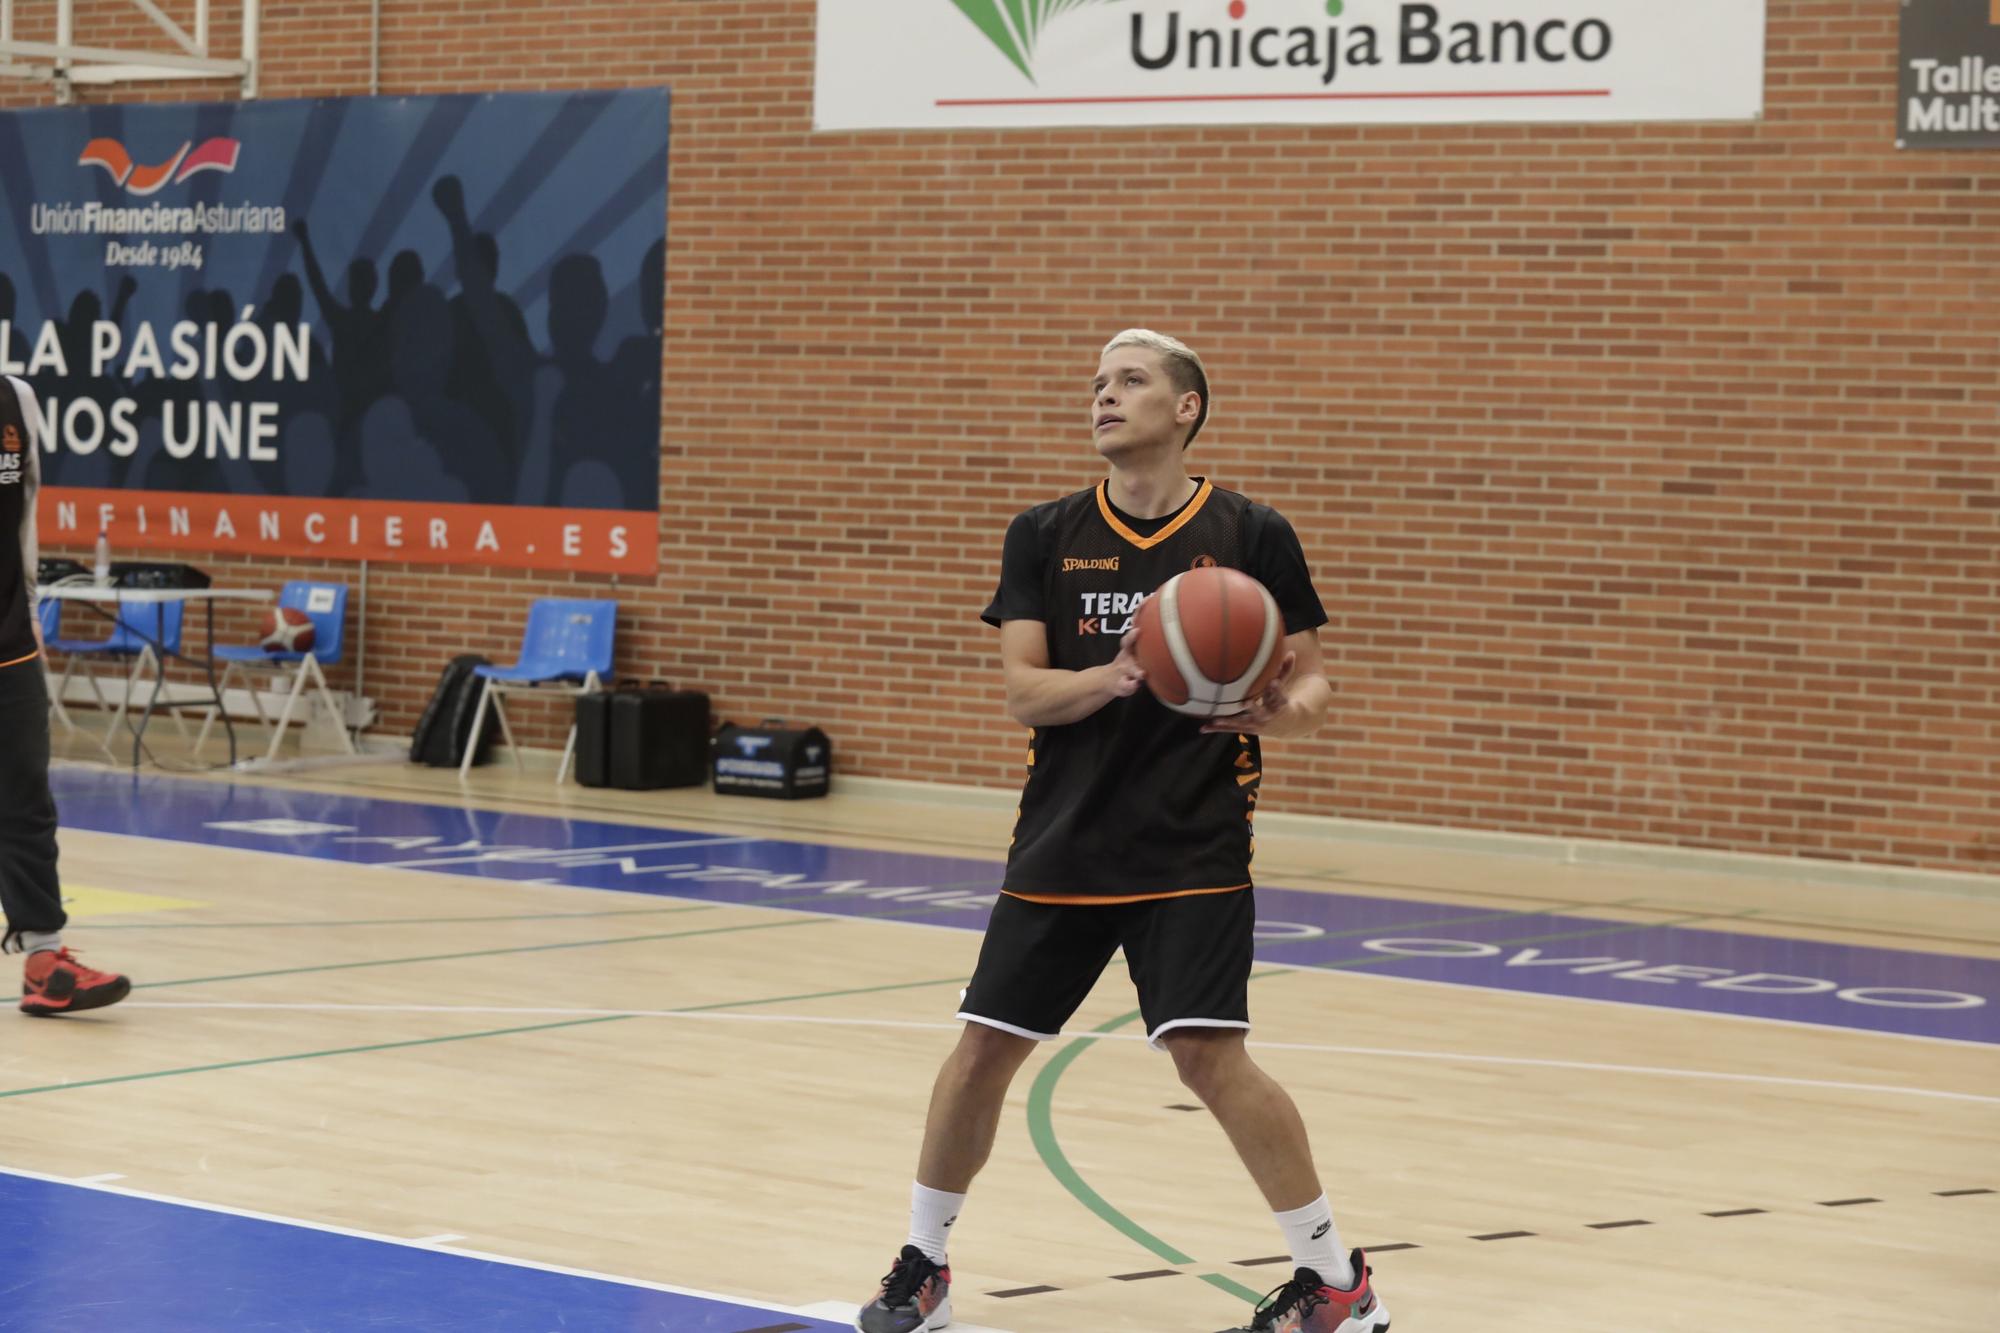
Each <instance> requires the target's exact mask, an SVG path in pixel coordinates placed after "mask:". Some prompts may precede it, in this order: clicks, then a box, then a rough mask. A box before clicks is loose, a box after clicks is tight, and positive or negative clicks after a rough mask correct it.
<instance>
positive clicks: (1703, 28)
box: [813, 0, 1764, 130]
mask: <svg viewBox="0 0 2000 1333" xmlns="http://www.w3.org/2000/svg"><path fill="white" fill-rule="evenodd" d="M1763 107H1764V0H1429V2H1428V3H1407V2H1405V0H819V45H818V77H817V80H816V83H815V86H814V92H813V123H814V125H815V126H816V127H817V128H819V129H822V130H861V129H898V128H906V127H920V128H939V129H950V128H955V127H961V126H1016V125H1020V126H1036V125H1162V124H1173V125H1218V124H1246V123H1258V122H1262V123H1270V122H1302V123H1310V124H1356V123H1367V122H1438V121H1607V120H1608V121H1641V120H1747V119H1752V118H1754V117H1756V116H1759V115H1761V114H1762V113H1763Z"/></svg>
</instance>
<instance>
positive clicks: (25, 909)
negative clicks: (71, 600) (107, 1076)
mask: <svg viewBox="0 0 2000 1333" xmlns="http://www.w3.org/2000/svg"><path fill="white" fill-rule="evenodd" d="M40 421H41V417H40V415H39V414H38V412H37V411H36V408H35V394H34V390H32V389H30V388H29V387H28V386H27V385H26V384H25V383H23V382H22V381H21V380H18V379H15V378H14V377H13V376H11V375H10V376H8V377H7V378H6V383H5V386H4V391H0V736H4V737H5V738H6V739H5V741H4V742H0V908H5V909H6V914H7V930H6V934H5V935H4V936H0V952H9V953H13V952H20V953H25V954H26V955H27V956H28V957H27V965H26V967H25V969H24V971H23V975H22V978H21V1012H22V1013H24V1014H40V1015H50V1014H67V1013H74V1012H76V1011H77V1010H79V1009H99V1008H102V1007H103V1006H105V1005H107V1004H116V1003H118V1001H120V1000H122V999H124V998H125V995H126V993H127V992H128V991H130V990H131V989H132V983H131V982H130V981H128V980H126V979H125V978H124V977H121V976H114V975H113V974H111V973H108V972H99V971H96V970H94V969H92V968H88V967H85V966H84V965H83V964H82V963H79V962H78V961H77V960H76V959H75V958H74V957H72V956H71V954H70V951H69V950H68V949H65V948H63V942H62V929H63V926H64V925H65V924H66V923H67V921H68V916H67V914H66V913H65V912H64V911H63V905H62V887H61V883H60V881H58V879H57V878H56V803H55V798H54V797H53V796H51V795H50V794H49V692H48V682H47V681H46V680H45V679H43V676H42V663H41V655H42V626H41V621H40V619H39V618H38V617H37V616H36V614H35V563H36V554H37V553H36V549H35V491H36V489H37V487H38V486H39V484H40V481H41V460H40V458H39V457H38V456H37V455H38V454H39V452H40V436H39V426H40Z"/></svg>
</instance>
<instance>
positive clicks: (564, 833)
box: [53, 767, 2000, 1044]
mask: <svg viewBox="0 0 2000 1333" xmlns="http://www.w3.org/2000/svg"><path fill="white" fill-rule="evenodd" d="M53 782H54V786H55V791H56V798H57V801H58V802H59V804H60V807H61V812H62V822H63V824H64V825H65V826H66V827H69V828H77V829H93V830H97V831H100V832H106V833H119V834H127V835H132V836H137V837H146V838H155V839H163V840H169V841H177V842H192V843H201V844H206V845H210V846H219V847H238V848H247V849H251V850H255V851H260V852H277V853H282V854H285V855H292V856H303V857H312V858H317V859H320V860H331V861H339V862H346V863H349V864H352V865H355V866H357V867H394V868H397V869H401V870H416V871H423V872H429V873H436V874H445V875H455V876H472V877H477V878H484V879H492V880H504V881H509V882H514V883H523V882H529V883H537V884H556V885H576V886H579V887H590V888H598V889H615V890H619V891H623V892H628V893H641V894H655V895H670V896H673V897H678V898H691V899H698V900H702V901H709V902H727V903H737V904H754V905H757V906H764V907H770V908H774V909H779V910H786V911H803V912H815V913H832V914H837V915H841V916H855V917H874V918H884V919H889V918H893V919H895V920H898V921H904V922H915V923H921V924H929V925H934V926H941V927H949V928H956V929H961V930H978V929H980V928H982V927H983V926H984V924H985V921H986V916H987V913H988V911H989V909H990V908H991V907H992V904H993V902H994V900H995V895H996V894H997V893H998V891H999V886H1000V870H1001V868H1000V866H999V865H998V864H997V863H996V862H993V861H981V860H972V859H962V858H954V857H942V856H923V855H914V854H909V853H899V852H886V851H868V850H856V849H852V848H840V847H828V846H821V845H818V844H814V843H810V842H799V841H789V840H779V839H773V838H762V837H730V836H718V835H713V834H706V833H701V832H695V831H675V830H671V829H661V828H648V827H641V826H635V825H625V824H616V823H608V822H602V821H597V820H584V819H566V818H557V817H553V816H547V815H520V814H499V813H493V812H490V811H481V810H471V809H466V808H463V807H454V806H441V805H426V804H420V803H416V802H408V801H387V800H379V799H374V798H362V797H356V796H342V795H329V794H322V793H311V792H296V791H281V790H274V789H270V788H266V787H260V786H254V785H248V784H223V783H211V782H198V781H190V780H188V779H184V778H174V777H169V776H162V775H152V774H137V775H135V774H123V773H117V772H112V771H108V770H103V769H95V768H77V767H62V768H59V769H58V770H57V771H56V772H55V773H54V775H53ZM131 887H134V888H139V887H143V886H137V885H134V886H131ZM284 891H285V890H284V886H283V885H282V884H278V883H274V884H273V885H272V886H271V892H272V893H273V894H281V893H283V892H284ZM1257 895H1258V898H1257V901H1258V930H1259V936H1260V944H1259V947H1258V958H1259V959H1260V960H1261V961H1262V962H1264V963H1267V964H1281V965H1286V966H1292V967H1301V968H1320V969H1329V970H1334V969H1337V970H1342V971H1360V972H1369V973H1374V974H1379V975H1383V976H1389V977H1398V978H1403V979H1407V980H1417V981H1426V982H1436V983H1445V984H1450V985H1457V986H1469V987H1479V988H1487V989H1495V990H1507V991H1517V992H1524V993H1529V994H1537V995H1549V996H1562V997H1567V998H1571V999H1582V1000H1591V1001H1599V1002H1610V1003H1617V1004H1634V1005H1647V1006H1654V1007H1664V1008H1670V1009H1680V1010H1693V1011H1699V1012H1705V1013H1716V1014H1729V1015H1735V1016H1738V1017H1744V1018H1760V1019H1776V1020H1782V1021H1787V1022H1797V1023H1811V1024H1817V1025H1823V1026H1828V1027H1840V1028H1851V1029H1860V1030H1865V1031H1871V1032H1881V1033H1889V1034H1895V1035H1899V1036H1908V1037H1924V1038H1933V1039H1942V1040H1950V1041H1968V1042H1981V1043H1988V1044H2000V1013H1996V1007H1995V1004H1994V1000H1995V998H1996V996H2000V960H1992V959H1985V958H1974V957H1966V956H1961V955H1954V954H1944V953H1935V952H1919V951H1916V950H1906V949H1880V948H1864V947H1857V946H1849V945H1838V944H1825V943H1819V942H1815V941H1809V940H1796V939H1786V938H1782V937H1777V936H1773V935H1768V934H1752V933H1748V932H1743V931H1732V930H1729V929H1727V927H1726V922H1722V921H1717V920H1716V919H1714V918H1702V919H1699V920H1689V921H1686V922H1684V923H1682V924H1672V923H1668V924H1661V925H1634V924H1632V923H1630V922H1624V921H1607V920H1605V919H1603V918H1602V917H1591V916H1584V915H1572V914H1568V913H1560V912H1507V911H1478V910H1474V909H1469V908H1466V907H1464V906H1462V905H1457V906H1455V905H1451V904H1445V903H1435V904H1425V903H1422V902H1418V901H1412V900H1410V899H1409V898H1407V897H1403V898H1394V899H1391V898H1380V897H1370V896H1366V895H1363V894H1354V893H1331V892H1323V891H1304V890H1297V889H1287V888H1285V887H1283V886H1282V885H1269V884H1262V885H1259V887H1258V890H1257ZM142 989H143V987H142Z"/></svg>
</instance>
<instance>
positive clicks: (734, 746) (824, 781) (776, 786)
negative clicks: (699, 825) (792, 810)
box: [715, 718, 833, 801]
mask: <svg viewBox="0 0 2000 1333" xmlns="http://www.w3.org/2000/svg"><path fill="white" fill-rule="evenodd" d="M832 773H833V744H832V742H830V741H828V740H827V738H826V733H825V732H823V731H821V730H820V729H819V728H818V727H800V728H796V729H791V728H787V727H786V726H785V724H784V723H783V722H780V721H778V720H777V719H775V718H767V719H765V721H764V724H763V725H762V726H757V727H739V726H737V725H736V724H735V723H734V722H725V723H723V725H722V730H720V731H718V732H716V733H715V789H716V790H717V791H719V792H728V793H730V794H732V795H736V796H773V797H776V798H778V799H779V800H782V801H795V800H798V799H799V798H800V797H802V796H824V795H826V793H827V787H828V785H829V783H830V780H831V774H832Z"/></svg>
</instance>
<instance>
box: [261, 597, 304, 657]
mask: <svg viewBox="0 0 2000 1333" xmlns="http://www.w3.org/2000/svg"><path fill="white" fill-rule="evenodd" d="M258 644H259V646H261V647H262V648H263V650H264V651H265V652H267V653H306V652H311V651H312V646H313V623H312V617H310V616H308V615H307V614H306V613H305V612H303V611H301V610H299V609H298V608H297V607H295V606H274V607H272V608H271V613H270V614H269V615H267V616H265V617H264V637H263V638H262V639H259V640H258Z"/></svg>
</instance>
